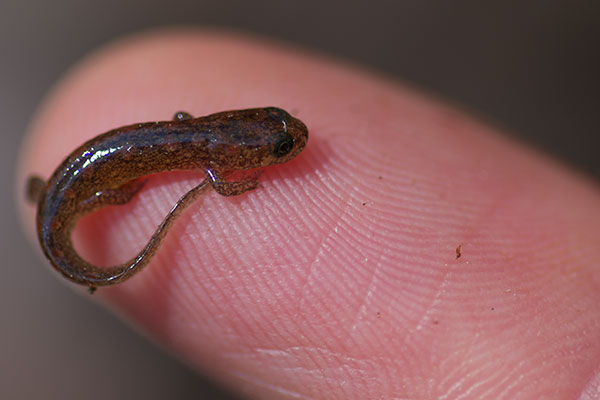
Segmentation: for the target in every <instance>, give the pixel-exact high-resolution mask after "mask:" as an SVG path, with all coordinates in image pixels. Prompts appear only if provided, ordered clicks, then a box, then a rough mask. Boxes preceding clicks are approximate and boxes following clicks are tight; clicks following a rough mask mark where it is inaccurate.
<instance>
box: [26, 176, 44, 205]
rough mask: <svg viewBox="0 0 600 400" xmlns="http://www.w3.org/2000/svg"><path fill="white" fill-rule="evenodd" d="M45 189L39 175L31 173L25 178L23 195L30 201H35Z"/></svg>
mask: <svg viewBox="0 0 600 400" xmlns="http://www.w3.org/2000/svg"><path fill="white" fill-rule="evenodd" d="M44 190H46V182H45V181H44V180H43V179H42V178H40V177H39V176H36V175H33V176H30V177H29V178H28V179H27V184H26V185H25V197H26V198H27V201H29V202H30V203H37V202H38V201H39V200H40V198H41V197H42V194H43V193H44Z"/></svg>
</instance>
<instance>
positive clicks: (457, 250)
mask: <svg viewBox="0 0 600 400" xmlns="http://www.w3.org/2000/svg"><path fill="white" fill-rule="evenodd" d="M460 256H462V244H459V245H458V247H457V248H456V259H457V260H458V259H459V258H460Z"/></svg>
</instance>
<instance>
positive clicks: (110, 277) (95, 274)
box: [33, 179, 210, 293]
mask: <svg viewBox="0 0 600 400" xmlns="http://www.w3.org/2000/svg"><path fill="white" fill-rule="evenodd" d="M209 183H210V182H209V180H208V179H204V180H203V181H202V182H201V183H200V184H199V185H197V186H195V187H194V188H193V189H191V190H190V191H189V192H187V193H186V194H184V195H183V196H182V197H181V198H180V199H179V200H178V201H177V203H175V205H174V206H173V207H172V208H171V210H170V211H169V213H168V214H167V215H166V217H165V218H164V219H163V221H162V222H161V224H160V225H159V226H158V228H157V229H156V231H155V232H154V234H153V235H152V237H151V238H150V240H149V241H148V243H147V244H146V246H144V248H143V249H142V250H141V251H140V252H139V253H138V254H137V255H136V256H135V257H133V258H132V259H131V260H129V261H128V262H126V263H124V264H121V265H116V266H112V267H97V266H95V265H93V264H90V263H89V262H87V261H85V260H84V259H83V258H81V257H80V256H79V254H77V252H76V251H75V249H74V248H73V247H72V244H71V241H70V238H68V239H67V240H68V243H69V245H68V246H60V245H59V247H62V248H60V249H59V250H60V252H61V255H62V257H60V258H56V257H53V256H52V253H53V252H52V249H44V250H45V252H46V255H47V256H48V258H49V259H50V261H51V262H52V264H53V266H54V267H55V268H56V269H57V270H58V271H59V272H60V273H62V274H63V275H64V276H65V277H67V278H68V279H70V280H71V281H73V282H76V283H79V284H82V285H87V286H88V287H89V288H90V292H92V293H93V292H94V290H95V289H96V287H98V286H107V285H112V284H115V283H119V282H122V281H124V280H126V279H129V278H130V277H132V276H133V275H134V274H135V273H136V272H138V271H140V270H142V268H143V267H144V266H146V265H147V264H148V262H149V261H150V259H151V258H152V256H153V255H154V254H155V253H156V250H157V249H158V248H159V246H160V244H161V242H162V240H163V239H164V238H165V236H166V234H167V232H168V230H169V228H170V227H171V226H172V225H173V223H174V222H175V220H176V219H177V217H178V216H180V215H181V213H182V212H183V211H184V210H185V208H186V207H187V206H189V205H190V204H192V203H193V202H194V201H195V200H196V199H197V198H198V196H199V195H200V194H202V193H203V192H204V190H206V188H208V187H209ZM33 184H34V185H37V183H33ZM64 239H66V238H62V240H59V241H58V243H64ZM53 242H55V243H56V241H53Z"/></svg>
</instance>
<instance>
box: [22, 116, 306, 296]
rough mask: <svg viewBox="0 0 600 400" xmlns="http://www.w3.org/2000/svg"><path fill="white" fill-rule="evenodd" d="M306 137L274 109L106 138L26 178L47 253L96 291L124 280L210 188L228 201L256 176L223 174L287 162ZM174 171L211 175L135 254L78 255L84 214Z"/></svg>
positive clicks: (139, 128)
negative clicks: (92, 259)
mask: <svg viewBox="0 0 600 400" xmlns="http://www.w3.org/2000/svg"><path fill="white" fill-rule="evenodd" d="M307 140H308V130H307V128H306V125H304V123H302V121H300V120H298V119H296V118H294V117H292V116H291V115H290V114H288V113H287V112H286V111H284V110H282V109H280V108H276V107H267V108H255V109H248V110H235V111H224V112H220V113H216V114H212V115H208V116H206V117H201V118H193V117H192V116H191V115H189V114H188V113H185V112H178V113H176V114H175V118H174V119H173V120H172V121H163V122H147V123H139V124H134V125H129V126H125V127H121V128H118V129H114V130H111V131H109V132H106V133H104V134H101V135H99V136H97V137H95V138H93V139H91V140H89V141H87V142H86V143H84V144H83V145H81V146H80V147H78V148H77V149H76V150H74V151H73V152H72V153H71V154H70V155H69V156H68V157H67V158H66V159H65V160H64V161H63V162H62V163H61V164H60V165H59V167H58V168H57V169H56V170H55V171H54V173H53V174H52V175H51V176H50V178H49V179H48V181H44V180H43V179H42V178H40V177H38V176H32V177H30V178H29V179H28V182H27V188H26V189H27V190H26V191H27V198H28V199H29V201H30V202H32V203H35V204H37V217H36V225H37V234H38V239H39V242H40V245H41V247H42V250H43V252H44V254H45V256H46V257H47V258H48V260H50V263H51V264H52V265H53V266H54V268H55V269H57V270H58V271H59V272H60V273H61V274H62V275H64V276H65V277H66V278H68V279H70V280H71V281H73V282H76V283H79V284H82V285H87V286H88V287H89V288H90V291H91V292H93V291H94V290H95V288H96V287H98V286H106V285H112V284H115V283H119V282H122V281H124V280H125V279H128V278H130V277H131V276H132V275H133V274H135V273H136V272H138V271H140V270H141V269H142V268H143V267H144V266H145V265H147V264H148V262H149V261H150V259H151V258H152V256H153V255H154V253H155V252H156V250H157V249H158V247H159V246H160V243H161V241H162V239H163V238H164V237H165V235H166V233H167V231H168V230H169V228H170V227H171V225H172V224H173V222H174V221H175V219H176V218H177V217H178V216H179V215H180V214H181V212H182V211H183V210H184V209H185V207H187V206H188V205H189V204H191V203H192V202H193V201H194V200H195V199H196V198H198V196H199V195H200V194H201V193H203V192H204V191H205V189H207V188H208V187H210V186H212V187H213V188H214V190H215V191H216V192H217V193H219V194H221V195H223V196H235V195H239V194H242V193H244V192H246V191H248V190H253V189H255V188H256V187H257V185H258V175H259V173H258V172H257V173H254V174H250V175H249V176H245V177H243V178H241V179H239V180H237V181H232V182H228V181H227V180H226V179H225V178H224V177H225V176H227V175H228V174H229V173H231V172H234V171H243V170H248V169H253V168H261V167H266V166H269V165H273V164H281V163H284V162H287V161H289V160H291V159H292V158H294V157H295V156H297V155H298V154H299V153H300V152H301V151H302V149H303V148H304V146H305V145H306V142H307ZM172 170H201V171H203V172H204V173H205V175H206V176H205V179H204V180H203V181H202V182H201V183H200V184H199V185H198V186H196V187H194V188H193V189H191V190H190V191H189V192H187V193H186V194H185V195H183V197H181V199H179V201H178V202H177V203H176V204H175V205H174V206H173V208H172V209H171V211H170V212H169V213H168V214H167V216H166V217H165V218H164V220H163V222H162V223H161V224H160V225H159V227H158V228H157V229H156V231H155V232H154V234H153V235H152V237H151V238H150V240H149V241H148V243H147V244H146V246H145V247H144V248H143V249H142V250H141V251H140V252H139V253H138V254H137V255H136V256H135V257H133V258H132V259H131V260H129V261H127V262H125V263H123V264H120V265H116V266H112V267H106V268H104V267H98V266H96V265H93V264H91V263H89V262H87V261H85V260H84V259H82V258H81V257H80V256H79V254H77V252H76V251H75V249H74V248H73V244H72V242H71V232H72V230H73V228H74V227H75V224H76V223H77V221H78V220H79V219H80V218H81V217H82V216H83V215H85V214H88V213H91V212H93V211H96V210H98V209H100V208H102V207H103V206H106V205H118V204H125V203H127V202H129V201H130V200H131V199H132V198H133V197H134V196H135V195H136V193H138V192H139V191H140V189H141V188H142V187H143V186H144V183H145V182H146V180H145V178H144V176H146V175H149V174H154V173H158V172H162V171H172Z"/></svg>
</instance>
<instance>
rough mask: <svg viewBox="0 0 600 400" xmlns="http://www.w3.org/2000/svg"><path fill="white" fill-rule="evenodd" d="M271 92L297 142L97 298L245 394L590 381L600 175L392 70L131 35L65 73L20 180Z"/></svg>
mask: <svg viewBox="0 0 600 400" xmlns="http://www.w3.org/2000/svg"><path fill="white" fill-rule="evenodd" d="M269 105H274V106H278V107H282V108H284V109H286V110H289V111H290V112H291V113H292V114H294V115H296V116H297V117H298V118H300V119H301V120H303V121H304V122H305V123H306V124H307V125H308V127H309V131H310V139H309V142H308V146H307V148H306V149H305V150H304V153H302V154H301V155H300V156H299V157H298V158H296V159H294V160H292V161H291V162H289V163H288V164H284V165H280V166H274V167H270V168H267V169H266V170H265V172H264V173H263V175H262V176H261V178H260V181H261V187H259V188H258V189H257V190H255V191H253V192H250V193H247V194H244V195H242V196H239V197H235V198H224V197H220V196H218V195H217V194H215V193H214V192H212V191H211V192H210V193H208V194H207V195H206V196H204V198H203V199H202V200H200V201H199V202H198V204H197V205H194V206H192V207H191V208H190V209H189V210H188V211H187V212H186V213H185V214H184V217H183V218H182V219H180V220H179V221H178V222H177V223H176V225H175V227H174V228H173V229H172V231H171V232H170V233H169V235H168V236H167V239H166V240H165V243H164V245H163V246H162V248H161V249H160V250H159V252H158V253H157V256H156V258H155V259H154V260H153V261H152V262H151V264H150V265H149V266H148V267H147V268H146V269H145V270H144V271H143V272H142V273H140V274H139V275H136V276H135V277H134V278H133V279H131V280H130V281H127V282H125V283H123V284H121V285H118V286H115V287H110V288H101V289H100V290H98V291H97V293H96V294H94V296H93V297H91V299H96V300H100V301H103V302H106V303H108V304H110V306H111V307H112V308H114V309H115V310H116V311H117V312H119V313H120V314H122V315H124V316H125V317H126V318H128V319H130V320H131V321H133V322H134V323H135V324H136V325H137V326H138V327H139V329H141V330H143V331H144V332H146V333H147V334H149V335H151V336H153V337H154V338H155V339H156V340H157V341H158V342H160V343H162V344H163V345H165V346H166V347H168V348H169V349H170V350H172V351H173V352H175V353H176V354H179V355H180V356H181V358H182V359H184V360H185V361H186V362H188V363H191V364H192V365H193V366H195V367H196V368H197V369H198V370H199V371H202V372H203V373H209V374H212V375H213V376H215V377H216V378H217V379H220V380H221V381H223V382H224V383H226V384H228V385H230V386H231V387H232V388H234V389H235V390H239V391H241V392H243V393H246V394H249V395H250V396H251V397H255V398H273V399H287V398H296V397H294V396H298V397H299V398H322V399H376V398H377V399H378V398H402V399H404V398H406V399H423V398H428V399H433V398H443V399H456V398H461V399H463V398H473V399H475V398H476V399H541V398H545V399H571V398H577V397H578V396H582V397H581V398H586V397H585V396H586V395H588V396H590V397H589V398H592V397H591V396H592V395H594V394H595V392H594V391H593V387H595V386H597V384H598V383H599V378H598V376H596V374H597V373H598V372H599V371H600V367H599V360H600V340H599V338H600V307H599V304H600V269H599V267H600V261H599V260H600V245H599V243H600V239H599V238H600V191H599V190H598V187H594V186H593V185H592V184H591V183H590V182H588V181H586V180H585V179H583V178H582V177H580V176H578V175H576V174H574V173H573V172H571V171H568V170H567V169H565V168H564V167H563V166H559V165H557V164H556V163H555V162H553V161H552V160H549V159H548V158H546V157H545V156H543V155H540V154H539V153H537V152H535V151H532V150H531V149H528V148H525V147H523V146H522V145H521V144H519V143H516V142H515V141H513V140H511V139H508V138H507V137H506V136H505V135H502V134H498V133H497V132H495V131H494V130H493V129H491V128H488V127H486V126H485V125H483V124H480V123H478V122H474V121H473V120H472V119H470V118H469V117H467V116H465V115H464V114H463V113H461V112H457V111H456V110H454V109H452V108H450V107H447V106H444V105H440V104H439V103H436V102H434V101H432V100H431V99H429V98H427V97H426V96H423V95H421V94H418V93H415V92H414V91H411V90H408V89H407V88H405V87H403V86H400V85H399V84H397V83H393V82H390V81H386V80H383V79H381V78H379V77H374V76H372V75H369V74H368V73H365V72H364V71H359V70H356V69H353V68H350V67H347V66H344V65H340V64H336V63H333V62H331V60H326V61H323V60H322V59H319V58H315V57H313V56H310V55H307V54H303V53H301V52H297V51H293V50H290V49H286V48H283V47H281V46H279V45H273V44H270V43H264V42H262V41H257V40H248V39H240V38H239V37H234V36H229V35H223V34H211V33H206V32H196V31H169V32H165V31H161V32H158V33H154V34H147V35H144V36H139V37H135V38H132V39H129V40H125V41H121V42H119V43H117V44H115V45H113V46H110V47H107V48H104V49H102V50H101V51H99V52H97V53H96V54H95V55H93V56H92V57H90V58H88V59H87V60H85V61H84V62H83V63H82V64H80V65H79V66H78V67H77V68H75V69H74V70H73V71H71V73H70V74H69V75H68V76H67V77H66V78H65V79H64V80H63V81H62V82H60V84H59V85H58V86H57V87H56V89H55V90H54V92H53V93H52V94H51V95H50V97H49V98H48V99H47V101H46V102H45V104H44V106H43V107H42V109H41V110H40V113H39V115H38V116H37V117H36V118H35V122H34V124H33V126H32V130H31V135H30V136H29V139H28V141H27V143H26V146H25V148H24V151H23V155H22V163H21V172H20V178H21V179H20V182H24V177H25V176H26V175H28V174H30V173H38V174H41V175H43V176H45V177H46V176H47V175H49V173H50V171H51V170H53V169H54V168H55V167H56V166H57V165H58V163H59V162H60V161H61V160H62V158H63V157H64V156H65V155H66V154H68V153H69V152H70V151H71V150H72V149H73V148H75V147H76V146H77V145H79V144H80V143H82V142H83V141H84V140H87V139H89V138H90V137H92V136H95V135H97V134H99V133H101V132H104V131H106V130H108V129H111V128H115V127H118V126H121V125H124V124H129V123H133V122H138V121H150V120H156V119H168V118H170V117H171V116H172V114H173V113H174V112H175V111H178V110H180V109H181V110H186V111H189V112H190V113H192V114H194V115H206V114H209V113H212V112H216V111H220V110H225V109H235V108H248V107H260V106H269ZM201 177H202V176H201V174H189V173H188V174H184V173H167V174H162V175H158V176H156V177H152V178H151V179H150V181H149V183H148V185H147V187H145V188H144V190H143V191H142V193H140V195H139V196H138V198H137V199H136V200H134V201H132V202H131V203H130V204H127V205H125V206H120V207H112V208H109V209H105V210H101V211H100V212H98V213H96V214H93V215H92V216H89V217H86V218H85V219H84V221H82V223H81V224H79V226H78V228H77V229H76V231H75V234H74V240H75V242H76V247H77V248H78V249H80V251H81V252H82V253H83V254H85V256H86V257H87V258H89V259H90V260H92V261H95V262H97V263H99V264H111V263H118V262H122V261H123V260H125V259H127V257H128V256H130V255H132V254H134V253H135V252H136V251H137V250H138V249H140V248H141V247H142V245H143V243H145V241H146V240H147V239H148V238H149V237H150V235H151V233H152V231H153V230H154V229H155V227H156V224H157V223H158V222H159V221H160V220H161V219H162V217H163V216H164V215H165V214H166V212H167V210H168V209H169V207H170V205H171V204H173V202H174V201H175V200H176V199H177V198H178V196H179V195H180V194H182V193H183V192H184V191H185V190H186V188H189V187H191V186H192V185H193V184H194V183H196V182H198V181H199V180H200V179H201ZM24 215H25V222H26V225H27V228H28V229H29V231H30V233H31V236H32V238H33V218H34V207H31V206H27V207H24ZM459 245H462V250H461V252H462V255H461V257H460V258H458V259H457V258H456V254H457V253H456V248H457V247H458V246H459ZM36 246H37V243H36ZM57 276H58V275H57ZM74 287H75V286H74ZM82 292H83V289H82ZM83 293H86V292H83ZM86 296H87V294H86ZM74 323H76V322H74ZM594 382H595V383H594ZM586 386H587V389H586Z"/></svg>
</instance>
